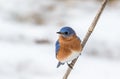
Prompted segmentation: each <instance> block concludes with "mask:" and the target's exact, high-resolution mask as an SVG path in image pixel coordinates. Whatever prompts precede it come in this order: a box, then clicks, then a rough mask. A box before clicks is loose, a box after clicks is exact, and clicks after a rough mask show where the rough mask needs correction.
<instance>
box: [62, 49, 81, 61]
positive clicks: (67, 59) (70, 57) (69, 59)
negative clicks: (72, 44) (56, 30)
mask: <svg viewBox="0 0 120 79" xmlns="http://www.w3.org/2000/svg"><path fill="white" fill-rule="evenodd" d="M79 55H80V51H72V53H71V55H70V56H68V57H67V58H66V59H64V60H63V61H61V62H62V63H65V62H69V61H72V60H74V59H75V58H77V57H78V56H79Z"/></svg>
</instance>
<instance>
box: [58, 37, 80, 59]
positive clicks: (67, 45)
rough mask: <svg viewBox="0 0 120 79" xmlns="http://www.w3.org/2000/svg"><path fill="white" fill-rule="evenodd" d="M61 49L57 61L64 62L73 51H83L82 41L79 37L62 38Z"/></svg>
mask: <svg viewBox="0 0 120 79" xmlns="http://www.w3.org/2000/svg"><path fill="white" fill-rule="evenodd" d="M59 42H60V49H59V52H58V54H57V59H58V60H59V61H64V60H65V59H66V58H67V57H68V56H70V55H71V53H72V51H81V50H82V46H81V41H80V40H79V39H78V38H77V36H72V37H70V38H67V39H65V38H63V37H62V36H60V38H59Z"/></svg>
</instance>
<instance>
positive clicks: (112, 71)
mask: <svg viewBox="0 0 120 79" xmlns="http://www.w3.org/2000/svg"><path fill="white" fill-rule="evenodd" d="M53 48H54V46H53V45H24V44H13V43H6V42H1V43H0V52H1V53H0V79H61V78H62V76H63V74H64V72H65V70H66V68H67V66H66V65H65V66H61V67H60V68H58V69H57V68H56V65H57V60H56V59H55V56H54V53H53V52H54V49H53ZM119 73H120V62H118V61H111V60H106V59H98V58H92V57H87V56H84V55H82V56H80V58H79V60H78V62H77V63H76V66H75V67H74V69H73V71H72V73H71V75H70V77H69V79H73V78H83V79H88V78H90V79H96V78H97V79H119V78H120V76H119Z"/></svg>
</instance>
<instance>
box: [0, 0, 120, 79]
mask: <svg viewBox="0 0 120 79" xmlns="http://www.w3.org/2000/svg"><path fill="white" fill-rule="evenodd" d="M12 1H13V2H12ZM31 1H32V0H31ZM31 1H30V2H31ZM6 2H7V0H1V2H0V9H1V10H0V12H1V13H0V17H1V18H0V79H61V78H62V77H63V75H64V73H65V70H66V69H67V66H66V65H64V66H61V67H60V68H58V69H57V68H56V65H57V60H56V58H55V53H54V48H55V47H54V43H55V40H56V39H57V37H58V36H57V35H56V31H58V30H59V29H60V28H61V27H57V24H54V22H55V23H56V19H54V17H53V16H54V15H55V16H58V15H59V12H62V11H61V9H59V8H60V7H61V6H62V5H60V4H57V5H58V6H57V9H58V11H57V12H53V14H52V13H51V16H52V17H53V18H50V19H52V20H51V21H50V22H52V23H50V24H47V25H41V26H39V25H34V24H30V23H25V24H24V23H19V22H16V21H14V20H13V19H10V18H9V17H10V12H11V11H16V12H17V11H18V10H20V11H21V12H23V14H24V12H25V11H27V12H29V11H28V10H29V9H30V8H29V9H28V10H26V9H27V8H28V7H25V9H24V10H23V8H24V7H21V6H20V5H18V4H19V3H20V4H22V3H23V2H24V0H23V1H22V0H18V1H17V0H10V1H9V2H8V3H7V4H6ZM14 2H15V3H14ZM28 2H29V1H28ZM33 2H34V1H33ZM31 3H32V2H31ZM41 3H42V2H41ZM43 3H44V4H43V5H48V4H52V2H48V4H47V3H46V2H44V1H43ZM14 4H16V5H18V7H17V8H18V9H17V8H16V5H14ZM26 4H28V3H27V2H26V3H24V4H23V5H24V6H26ZM84 4H85V3H84ZM88 4H89V2H88V3H87V4H86V5H87V6H86V7H82V6H83V5H80V6H78V8H80V10H79V9H78V8H75V9H72V8H71V9H69V10H67V11H65V10H66V9H64V11H65V13H64V16H65V15H66V16H65V17H64V16H63V17H64V18H63V20H64V21H65V25H69V26H71V27H72V28H74V29H75V31H76V32H77V34H78V36H79V37H81V39H83V38H84V35H85V33H86V31H87V29H88V26H89V25H90V23H91V21H92V19H93V17H94V15H95V13H96V12H95V11H96V10H97V8H98V6H97V7H96V8H94V9H95V10H91V12H90V11H87V10H88V9H86V8H88V7H89V6H92V4H90V5H88ZM29 6H30V5H29ZM32 6H33V5H32ZM32 6H31V7H32ZM84 6H85V5H84ZM35 7H37V5H36V6H35ZM35 7H33V8H35ZM63 7H64V6H63ZM63 7H62V9H63ZM81 7H82V8H83V9H81ZM92 7H95V6H92ZM18 12H19V11H18ZM119 13H120V11H119V9H110V8H108V7H107V8H106V10H105V11H104V13H103V14H102V16H101V19H100V20H99V22H98V25H97V27H96V28H95V31H94V32H93V34H92V36H91V37H90V39H89V41H88V43H87V44H86V46H85V49H84V50H83V54H82V55H81V56H80V58H79V60H78V61H77V63H76V65H75V67H74V69H73V71H72V73H71V74H70V76H69V79H80V78H82V79H88V78H90V79H120V75H119V73H120V53H119V52H120V41H119V40H120V35H119V33H120V31H119V28H120V27H119V25H120V22H119V21H120V14H119ZM46 15H47V14H46ZM60 17H61V14H60ZM55 18H56V17H55ZM103 18H104V19H103ZM60 19H62V18H60ZM39 39H40V40H44V39H47V40H49V41H50V43H49V44H36V43H35V40H39ZM96 52H97V53H96Z"/></svg>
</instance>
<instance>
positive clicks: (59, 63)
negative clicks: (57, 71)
mask: <svg viewBox="0 0 120 79" xmlns="http://www.w3.org/2000/svg"><path fill="white" fill-rule="evenodd" d="M64 64H65V63H61V62H58V64H57V68H58V67H59V66H60V65H64Z"/></svg>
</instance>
